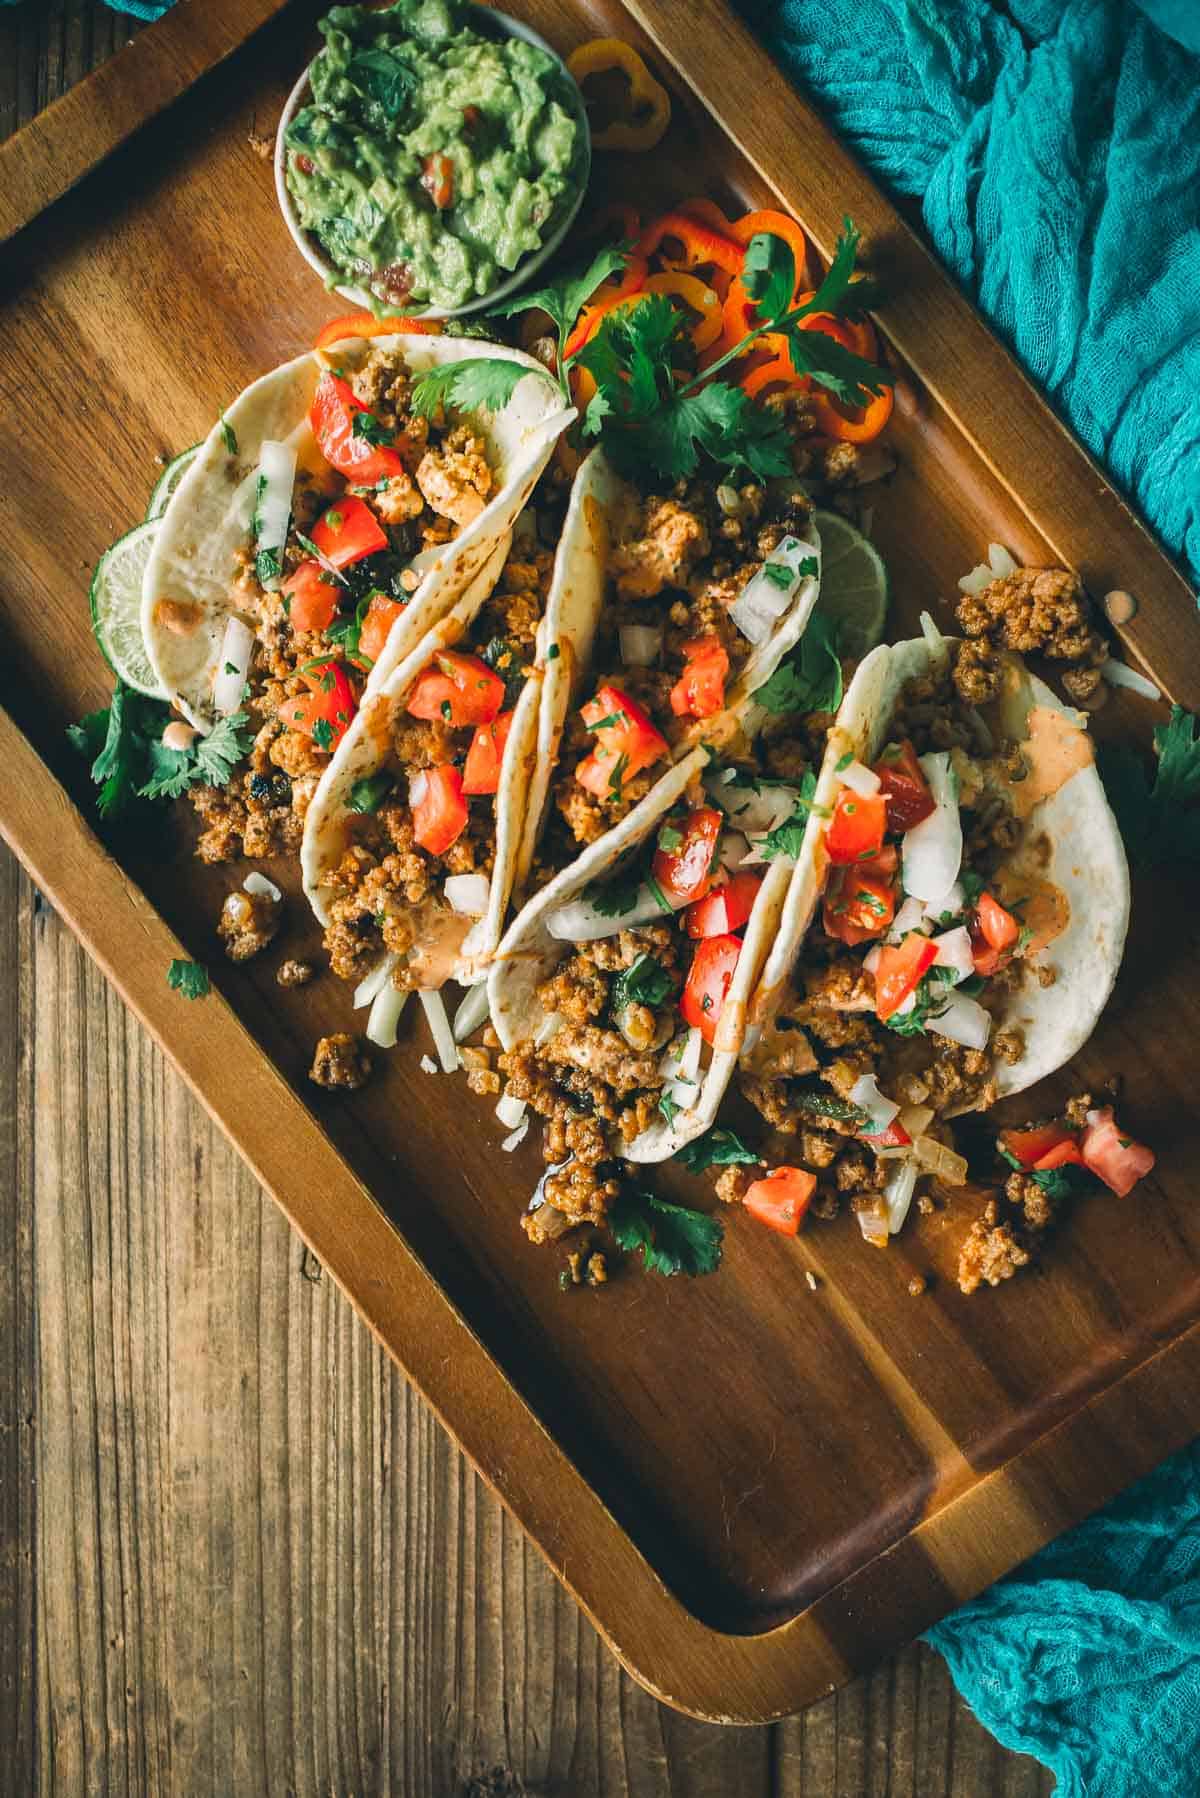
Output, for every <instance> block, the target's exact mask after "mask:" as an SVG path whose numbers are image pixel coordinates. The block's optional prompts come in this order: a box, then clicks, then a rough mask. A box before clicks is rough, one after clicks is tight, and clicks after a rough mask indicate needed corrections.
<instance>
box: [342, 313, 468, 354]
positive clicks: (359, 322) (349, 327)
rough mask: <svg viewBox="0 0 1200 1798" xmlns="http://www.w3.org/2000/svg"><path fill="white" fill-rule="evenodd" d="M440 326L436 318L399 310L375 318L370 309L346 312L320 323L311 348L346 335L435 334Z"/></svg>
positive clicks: (436, 334) (437, 334) (438, 331)
mask: <svg viewBox="0 0 1200 1798" xmlns="http://www.w3.org/2000/svg"><path fill="white" fill-rule="evenodd" d="M441 330H442V321H441V319H440V318H405V317H403V315H401V314H396V315H395V316H394V317H391V318H376V317H375V316H374V314H373V313H370V312H347V313H346V314H345V316H344V317H342V318H331V319H330V321H329V323H328V324H327V325H322V326H321V329H320V330H319V331H318V332H317V336H316V341H315V342H314V344H313V349H314V350H323V349H326V348H328V346H329V345H330V344H331V343H342V342H343V341H344V340H345V339H346V338H347V337H393V336H398V335H400V334H401V333H406V334H408V335H410V336H413V335H415V336H419V337H438V336H440V335H441Z"/></svg>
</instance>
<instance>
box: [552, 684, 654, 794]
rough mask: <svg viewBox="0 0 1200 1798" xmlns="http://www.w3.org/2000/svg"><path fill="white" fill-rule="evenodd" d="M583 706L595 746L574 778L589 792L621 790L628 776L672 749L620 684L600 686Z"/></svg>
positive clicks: (586, 722)
mask: <svg viewBox="0 0 1200 1798" xmlns="http://www.w3.org/2000/svg"><path fill="white" fill-rule="evenodd" d="M581 709H582V715H583V721H584V723H585V724H586V725H587V727H588V729H589V730H590V731H592V732H593V733H594V735H595V738H596V747H595V749H594V750H593V751H592V753H591V755H589V756H585V757H584V759H583V761H581V762H580V763H579V766H578V767H577V768H576V770H575V778H576V780H577V781H578V782H579V784H580V786H582V787H586V788H587V790H588V792H589V793H595V794H596V795H597V796H598V797H599V798H601V799H603V798H605V797H606V796H607V795H609V794H614V793H619V792H620V791H621V787H622V785H623V784H624V782H625V781H626V780H632V778H633V776H634V775H635V774H640V773H641V771H642V769H643V768H649V767H651V766H652V764H653V763H655V762H657V761H658V760H659V759H660V757H662V756H664V755H667V754H668V753H669V751H668V745H667V740H666V738H665V737H664V736H663V735H662V733H661V731H659V730H656V729H655V727H654V725H653V724H652V723H651V722H650V719H649V718H648V717H647V716H646V713H645V712H644V711H643V710H642V708H641V706H640V705H638V704H637V702H636V700H633V699H630V697H629V695H628V694H627V693H623V692H622V691H621V689H620V687H608V686H605V687H601V688H600V691H599V692H598V693H597V695H596V697H595V699H589V700H588V702H587V704H586V705H585V706H583V707H582V708H581Z"/></svg>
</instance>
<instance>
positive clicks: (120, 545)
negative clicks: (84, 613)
mask: <svg viewBox="0 0 1200 1798" xmlns="http://www.w3.org/2000/svg"><path fill="white" fill-rule="evenodd" d="M157 535H158V520H157V519H156V518H155V519H150V520H149V521H148V522H147V523H146V524H135V525H134V527H133V529H132V530H131V531H126V533H125V535H124V536H123V537H118V538H117V541H116V542H115V543H114V544H113V546H112V548H111V549H106V550H105V552H104V554H103V555H102V556H101V558H100V560H99V561H98V562H97V564H96V572H95V574H94V575H93V576H92V585H91V590H90V592H89V594H88V597H89V599H90V600H91V605H92V629H93V630H94V631H95V633H96V641H97V643H99V645H100V648H101V649H102V650H103V651H104V659H105V661H106V662H107V663H108V665H109V667H110V668H111V669H112V671H113V673H114V674H117V675H120V677H121V679H122V680H123V681H124V682H125V685H126V686H127V687H134V688H136V689H137V691H138V692H139V693H147V694H149V695H150V697H151V698H152V699H166V698H168V697H169V695H168V694H166V693H164V691H163V689H162V688H161V687H160V686H159V684H158V681H157V680H156V679H155V675H154V670H153V668H152V667H151V666H150V658H149V656H148V655H147V654H146V645H145V643H144V641H143V639H142V576H143V574H144V573H145V572H146V563H147V562H148V560H149V558H150V551H151V549H152V548H153V546H154V539H155V537H156V536H157Z"/></svg>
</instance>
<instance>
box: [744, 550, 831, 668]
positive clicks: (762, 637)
mask: <svg viewBox="0 0 1200 1798" xmlns="http://www.w3.org/2000/svg"><path fill="white" fill-rule="evenodd" d="M819 556H820V551H819V549H818V546H817V545H816V544H815V543H807V542H805V541H804V539H803V538H800V537H784V538H783V540H782V542H780V543H778V544H777V545H776V546H775V548H774V549H773V550H772V551H771V553H770V555H769V556H768V557H767V559H766V561H765V562H764V563H763V565H762V567H761V568H759V569H758V570H756V572H755V573H754V574H752V575H751V576H750V579H749V580H748V581H747V582H746V585H745V586H744V587H743V588H742V590H741V592H740V593H739V594H738V596H737V598H736V599H735V600H734V602H733V604H732V605H731V606H730V608H729V616H730V617H731V618H732V619H733V622H734V623H735V624H736V625H737V628H738V629H739V630H740V631H741V633H742V635H743V637H746V638H748V639H749V641H750V642H751V643H754V644H758V643H765V642H766V640H767V638H768V637H769V636H770V634H771V632H772V631H773V630H774V629H775V626H776V625H777V624H778V622H779V620H780V619H781V618H782V617H783V615H784V613H785V612H786V611H787V610H788V609H789V607H790V606H791V605H792V602H793V601H794V599H795V597H796V594H797V592H798V590H799V588H800V585H801V583H802V581H804V580H805V579H809V580H811V579H812V578H813V577H812V576H811V575H809V576H805V575H802V574H801V572H800V569H801V565H802V564H803V563H804V562H805V561H806V560H808V558H810V557H812V558H814V559H817V560H818V561H819ZM768 568H781V569H783V570H784V572H785V573H786V574H787V577H788V578H787V580H786V581H784V580H782V579H779V580H778V581H777V580H775V579H773V578H772V577H771V575H769V574H768V573H767V572H766V571H767V569H768Z"/></svg>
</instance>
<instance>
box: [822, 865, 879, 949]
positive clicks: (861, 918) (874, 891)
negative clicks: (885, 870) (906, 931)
mask: <svg viewBox="0 0 1200 1798" xmlns="http://www.w3.org/2000/svg"><path fill="white" fill-rule="evenodd" d="M876 866H877V864H876V863H875V862H874V861H869V862H863V863H861V864H860V865H859V866H856V867H851V868H839V869H838V870H837V871H836V873H834V874H833V875H832V876H831V877H830V880H829V883H828V885H827V886H826V888H825V899H824V905H823V910H822V922H823V923H824V925H825V934H826V935H827V936H831V937H833V938H834V939H835V940H836V941H837V942H839V943H849V944H851V945H852V946H853V945H854V944H857V943H866V942H869V941H870V939H871V938H872V937H874V936H882V935H883V933H884V931H885V930H886V929H887V928H888V926H889V925H890V924H891V921H892V919H893V918H894V917H895V915H896V890H895V888H894V886H893V885H892V883H891V881H890V880H888V879H887V878H886V877H884V878H882V879H881V878H880V877H879V875H877V874H876V872H875V869H876Z"/></svg>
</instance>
